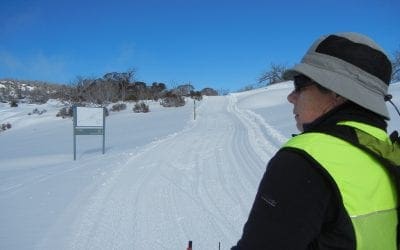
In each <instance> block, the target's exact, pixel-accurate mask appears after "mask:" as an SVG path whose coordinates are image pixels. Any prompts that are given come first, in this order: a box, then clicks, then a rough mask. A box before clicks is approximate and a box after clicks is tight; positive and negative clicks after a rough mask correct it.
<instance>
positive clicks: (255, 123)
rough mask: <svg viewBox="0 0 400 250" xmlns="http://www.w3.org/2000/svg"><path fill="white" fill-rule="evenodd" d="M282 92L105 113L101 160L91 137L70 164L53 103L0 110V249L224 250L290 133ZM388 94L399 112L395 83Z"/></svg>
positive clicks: (394, 124) (398, 121) (396, 120)
mask: <svg viewBox="0 0 400 250" xmlns="http://www.w3.org/2000/svg"><path fill="white" fill-rule="evenodd" d="M291 89H292V86H291V83H283V84H279V85H274V86H270V87H267V88H262V89H257V90H253V91H248V92H243V93H235V94H231V95H228V96H220V97H206V98H204V99H203V100H202V101H201V102H199V103H197V105H198V106H197V117H196V120H193V103H192V102H188V103H187V105H186V106H184V107H180V108H163V107H161V106H159V105H158V104H157V103H152V104H151V105H150V109H151V112H150V113H147V114H136V113H133V112H132V109H131V108H132V107H131V106H128V108H127V110H125V111H121V112H110V116H109V117H107V119H106V153H105V154H104V155H103V154H102V137H101V136H78V140H77V160H76V161H74V160H73V136H72V120H71V119H61V118H57V117H56V113H57V112H58V110H59V109H60V108H61V107H62V106H61V105H60V104H59V103H57V102H55V101H51V102H48V103H47V104H44V105H29V104H21V105H19V107H17V108H10V107H9V105H8V104H0V124H3V123H6V122H9V123H11V125H12V128H11V129H9V130H6V131H5V132H2V133H0V145H1V148H0V249H139V250H140V249H144V250H148V249H173V250H175V249H185V248H186V246H187V242H188V241H189V240H192V241H193V247H194V249H204V250H210V249H218V243H219V242H220V243H221V249H229V248H230V247H231V246H232V245H234V244H235V243H236V241H237V240H238V238H239V237H240V235H241V230H242V227H243V224H244V222H245V221H246V219H247V216H248V213H249V210H250V207H251V205H252V201H253V198H254V195H255V192H256V189H257V186H258V183H259V181H260V179H261V177H262V174H263V173H264V170H265V165H266V163H267V161H268V160H269V158H270V157H271V156H272V155H273V154H274V153H275V152H276V151H277V150H278V149H279V147H280V146H281V145H282V144H283V143H284V142H285V141H286V140H287V139H288V138H290V136H291V134H292V133H296V132H297V131H296V128H295V125H294V121H293V115H292V107H291V105H290V104H288V103H287V101H286V96H287V94H288V93H289V92H290V91H291ZM390 89H391V92H392V94H393V96H394V99H393V101H394V102H395V103H396V104H397V105H398V106H400V84H394V85H392V86H391V87H390ZM35 108H37V109H39V111H41V110H43V109H46V110H47V112H45V113H44V114H42V115H37V114H32V115H28V113H30V112H32V111H33V109H35ZM389 111H390V112H391V116H392V120H391V121H390V126H389V130H390V131H391V130H394V129H395V128H397V129H399V128H400V117H398V116H397V115H396V114H395V110H394V108H393V107H391V106H389Z"/></svg>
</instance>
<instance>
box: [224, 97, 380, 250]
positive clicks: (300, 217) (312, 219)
mask: <svg viewBox="0 0 400 250" xmlns="http://www.w3.org/2000/svg"><path fill="white" fill-rule="evenodd" d="M344 120H346V121H349V120H352V121H359V122H363V123H367V124H370V125H373V126H376V127H379V128H381V129H384V130H386V126H387V125H386V122H385V121H384V119H383V118H382V117H381V116H379V115H376V114H374V113H372V112H370V111H367V110H365V109H363V108H361V107H359V106H357V105H355V104H352V103H346V104H344V105H342V106H340V107H337V108H336V109H334V110H332V111H331V112H329V113H327V114H325V115H324V116H323V117H321V118H319V119H317V120H316V121H314V122H313V123H311V124H308V125H307V126H305V132H307V131H314V130H320V129H321V128H324V127H329V125H334V124H336V123H337V122H339V121H344ZM348 136H349V137H351V136H355V134H353V133H352V131H350V130H349V134H348ZM333 153H334V152H333ZM243 249H246V250H250V249H251V250H258V249H272V250H275V249H276V250H285V249H287V250H296V249H302V250H303V249H355V234H354V229H353V226H352V224H351V221H350V218H349V216H348V214H347V212H346V211H345V209H344V206H343V203H342V200H341V196H340V193H339V190H338V188H337V186H336V184H335V182H334V181H333V179H332V178H331V177H330V175H329V174H328V173H327V172H326V170H325V169H324V168H323V167H322V166H320V165H319V163H318V162H316V161H314V160H313V159H312V158H310V157H309V156H308V155H306V154H305V153H303V152H301V151H299V150H295V149H289V148H283V149H281V150H279V151H278V152H277V153H276V155H275V156H274V157H273V158H272V159H271V160H270V162H269V163H268V165H267V170H266V172H265V174H264V176H263V178H262V180H261V183H260V185H259V188H258V191H257V194H256V197H255V200H254V204H253V207H252V209H251V212H250V215H249V218H248V220H247V222H246V224H245V226H244V229H243V234H242V237H241V239H240V240H239V241H238V243H237V245H236V246H235V247H233V248H232V250H243Z"/></svg>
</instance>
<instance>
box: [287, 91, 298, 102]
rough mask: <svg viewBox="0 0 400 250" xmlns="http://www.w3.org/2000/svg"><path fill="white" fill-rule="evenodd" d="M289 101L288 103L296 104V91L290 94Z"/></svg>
mask: <svg viewBox="0 0 400 250" xmlns="http://www.w3.org/2000/svg"><path fill="white" fill-rule="evenodd" d="M287 100H288V102H290V103H292V104H294V102H295V100H296V92H295V91H294V90H293V91H292V92H290V94H289V95H288V96H287Z"/></svg>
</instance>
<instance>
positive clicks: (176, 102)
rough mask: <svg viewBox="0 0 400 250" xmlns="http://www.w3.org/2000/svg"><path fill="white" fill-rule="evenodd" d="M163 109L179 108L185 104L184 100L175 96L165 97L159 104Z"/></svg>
mask: <svg viewBox="0 0 400 250" xmlns="http://www.w3.org/2000/svg"><path fill="white" fill-rule="evenodd" d="M160 104H161V105H162V106H163V107H181V106H184V105H185V104H186V102H185V98H183V97H182V96H180V95H176V94H168V95H166V96H165V97H164V98H163V99H162V100H161V103H160Z"/></svg>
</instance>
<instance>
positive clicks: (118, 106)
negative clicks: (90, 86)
mask: <svg viewBox="0 0 400 250" xmlns="http://www.w3.org/2000/svg"><path fill="white" fill-rule="evenodd" d="M125 109H126V104H125V103H117V104H114V105H113V106H112V107H111V111H121V110H125Z"/></svg>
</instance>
